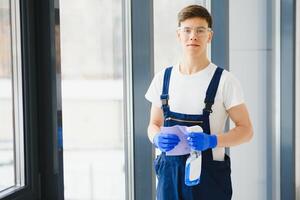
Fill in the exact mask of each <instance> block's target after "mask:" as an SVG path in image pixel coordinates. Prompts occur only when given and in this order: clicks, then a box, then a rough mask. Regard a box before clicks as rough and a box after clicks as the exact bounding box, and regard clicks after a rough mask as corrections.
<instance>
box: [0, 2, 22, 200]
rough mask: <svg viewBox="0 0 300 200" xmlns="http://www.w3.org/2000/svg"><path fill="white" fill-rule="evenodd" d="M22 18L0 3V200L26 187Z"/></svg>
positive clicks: (12, 6) (9, 5)
mask: <svg viewBox="0 0 300 200" xmlns="http://www.w3.org/2000/svg"><path fill="white" fill-rule="evenodd" d="M19 14H20V13H19V4H18V2H17V1H14V0H11V1H9V0H2V1H0V121H1V126H0V177H1V178H0V197H1V196H4V195H5V194H6V193H8V192H11V191H12V190H15V189H17V188H19V187H21V186H24V183H25V180H24V177H25V176H24V144H23V134H24V133H23V105H22V78H21V75H22V73H21V54H20V18H19Z"/></svg>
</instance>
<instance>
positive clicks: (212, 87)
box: [203, 67, 224, 115]
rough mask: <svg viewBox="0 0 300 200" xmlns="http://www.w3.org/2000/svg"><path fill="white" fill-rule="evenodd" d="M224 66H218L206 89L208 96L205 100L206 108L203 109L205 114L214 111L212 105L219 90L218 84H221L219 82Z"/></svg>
mask: <svg viewBox="0 0 300 200" xmlns="http://www.w3.org/2000/svg"><path fill="white" fill-rule="evenodd" d="M223 70H224V69H223V68H220V67H218V68H217V69H216V71H215V73H214V75H213V77H212V79H211V81H210V83H209V86H208V88H207V90H206V97H205V100H204V103H205V108H204V109H203V114H205V115H209V114H210V113H212V109H211V107H212V105H213V104H214V102H215V96H216V93H217V90H218V86H219V82H220V78H221V75H222V72H223Z"/></svg>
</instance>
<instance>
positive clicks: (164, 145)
mask: <svg viewBox="0 0 300 200" xmlns="http://www.w3.org/2000/svg"><path fill="white" fill-rule="evenodd" d="M179 142H180V139H179V137H178V136H177V135H175V134H170V133H157V134H156V135H155V137H154V139H153V143H154V145H155V147H156V148H159V149H160V150H161V151H162V152H167V151H170V150H172V149H173V148H174V147H175V146H176V145H177V144H178V143H179Z"/></svg>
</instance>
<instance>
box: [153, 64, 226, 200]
mask: <svg viewBox="0 0 300 200" xmlns="http://www.w3.org/2000/svg"><path fill="white" fill-rule="evenodd" d="M171 72H172V67H168V68H167V69H166V70H165V74H164V82H163V91H162V94H161V97H160V98H161V100H162V109H163V112H164V126H166V127H168V126H174V125H183V126H194V125H200V126H201V127H202V129H203V130H204V132H205V133H207V134H210V125H209V115H210V113H211V112H212V110H211V107H212V105H213V104H214V99H215V95H216V92H217V89H218V85H219V81H220V77H221V75H222V72H223V69H222V68H219V67H218V68H217V69H216V71H215V73H214V75H213V78H212V80H211V82H210V84H209V86H208V89H207V91H206V97H205V108H204V109H203V114H202V115H190V114H182V113H176V112H172V111H170V108H169V105H168V99H169V82H170V76H171ZM188 157H189V154H188V155H179V156H166V154H165V153H162V154H160V155H159V156H158V157H157V158H156V159H155V160H154V168H155V172H156V175H157V179H158V185H157V199H158V200H229V199H231V196H232V186H231V178H230V174H231V169H230V158H229V157H228V156H227V155H225V160H224V161H214V160H213V155H212V150H211V149H207V150H206V151H203V152H202V171H201V177H200V183H199V184H198V185H195V186H186V185H185V183H184V173H185V162H186V160H187V158H188Z"/></svg>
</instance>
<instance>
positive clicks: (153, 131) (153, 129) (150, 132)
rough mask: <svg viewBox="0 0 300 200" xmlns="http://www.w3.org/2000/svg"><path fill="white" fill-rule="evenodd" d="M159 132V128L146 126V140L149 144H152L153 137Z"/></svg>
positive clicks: (153, 125)
mask: <svg viewBox="0 0 300 200" xmlns="http://www.w3.org/2000/svg"><path fill="white" fill-rule="evenodd" d="M159 132H160V127H159V126H157V125H155V124H150V125H149V126H148V138H149V140H150V141H151V142H153V138H154V136H155V135H156V134H157V133H159Z"/></svg>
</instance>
